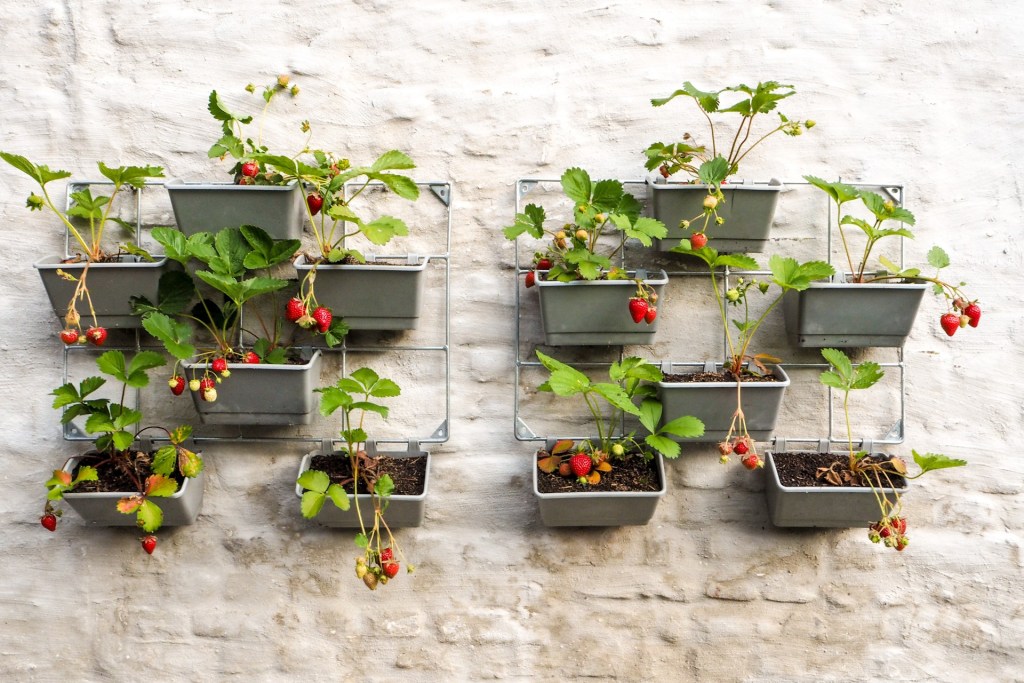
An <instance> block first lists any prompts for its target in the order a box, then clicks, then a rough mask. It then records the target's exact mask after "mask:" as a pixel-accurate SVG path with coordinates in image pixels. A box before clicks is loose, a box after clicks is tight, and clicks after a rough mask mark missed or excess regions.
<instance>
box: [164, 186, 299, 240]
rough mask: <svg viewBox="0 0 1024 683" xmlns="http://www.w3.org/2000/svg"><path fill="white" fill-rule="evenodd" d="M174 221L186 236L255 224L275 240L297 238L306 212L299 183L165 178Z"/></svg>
mask: <svg viewBox="0 0 1024 683" xmlns="http://www.w3.org/2000/svg"><path fill="white" fill-rule="evenodd" d="M164 187H166V188H167V194H168V196H169V197H170V199H171V208H172V209H173V210H174V220H175V222H176V223H177V224H178V229H179V230H181V231H182V232H183V233H185V234H186V235H193V234H195V233H197V232H211V233H215V232H217V231H218V230H220V229H221V228H237V227H239V226H242V225H255V226H258V227H260V228H263V229H264V230H266V232H267V234H269V235H270V236H271V237H273V238H274V239H299V238H301V237H302V228H303V226H304V225H305V220H306V211H305V207H304V206H303V203H302V192H301V191H300V190H299V185H298V183H295V182H293V183H290V184H288V185H284V186H279V185H235V184H234V183H192V182H185V181H183V180H180V179H177V180H168V181H167V182H166V183H165V184H164Z"/></svg>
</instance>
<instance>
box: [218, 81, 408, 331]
mask: <svg viewBox="0 0 1024 683" xmlns="http://www.w3.org/2000/svg"><path fill="white" fill-rule="evenodd" d="M288 83H289V81H288V78H287V77H286V76H281V77H279V78H278V80H277V82H276V83H273V84H271V85H269V86H266V87H264V88H263V89H262V96H263V99H264V101H265V104H264V110H263V114H264V115H265V113H266V110H267V108H268V107H269V105H270V102H271V101H272V99H273V98H274V96H275V95H277V94H278V93H281V92H285V91H287V92H290V93H291V94H292V95H293V96H294V95H296V94H298V88H297V87H296V86H291V87H289V86H288ZM246 90H248V91H249V92H250V93H252V92H255V90H256V89H255V87H254V86H253V85H251V84H250V85H249V86H247V88H246ZM209 110H210V113H211V114H212V115H213V117H214V118H215V119H217V120H218V121H220V122H221V127H222V133H223V137H222V138H221V139H220V140H218V141H217V143H216V144H214V146H213V147H212V148H211V149H210V156H211V157H213V156H221V157H223V156H225V155H227V154H231V156H233V157H234V158H235V159H237V160H238V163H237V164H236V165H235V166H234V167H233V168H232V173H233V174H234V175H235V178H236V180H237V182H239V183H242V184H247V185H249V184H257V185H263V184H267V185H285V184H288V183H292V182H297V183H298V185H299V188H300V189H301V191H302V193H303V200H304V205H305V209H306V218H307V219H308V224H309V227H310V232H311V234H312V235H313V240H314V244H313V249H312V250H311V251H310V252H309V253H308V254H307V260H308V261H309V263H310V265H311V269H310V270H309V272H308V273H307V274H306V276H305V277H303V279H302V281H301V282H300V286H299V293H298V295H297V297H296V299H297V300H298V301H300V302H301V304H302V305H303V307H304V310H305V311H307V312H309V313H312V312H313V311H316V310H318V309H322V310H323V311H325V312H329V311H328V309H326V308H325V307H323V306H320V305H319V304H318V302H317V299H316V266H317V265H319V264H336V263H365V262H366V257H365V256H364V255H363V254H362V253H361V252H360V251H359V250H358V249H357V248H354V247H353V246H352V244H351V242H352V241H353V240H355V239H356V238H361V239H363V240H365V241H366V242H368V243H370V244H372V245H375V246H384V245H386V244H388V243H389V242H390V241H391V240H392V239H393V238H395V237H401V236H405V235H408V234H409V228H408V226H407V225H406V224H405V222H404V221H403V220H401V219H400V218H396V217H394V216H387V215H384V216H378V217H376V218H369V217H367V216H365V215H359V214H357V213H356V210H355V209H354V208H353V206H352V203H353V201H355V200H356V199H357V198H358V197H359V196H360V195H362V194H363V193H364V192H365V191H366V189H367V188H368V187H369V186H370V184H371V183H375V182H376V183H382V184H383V185H384V186H385V187H386V188H387V189H388V190H390V191H391V192H394V193H395V194H396V195H398V196H399V197H401V198H403V199H407V200H409V201H415V200H416V199H417V198H419V187H418V186H417V185H416V183H415V181H413V180H412V179H411V178H410V177H408V176H407V175H405V174H403V173H401V171H408V170H411V169H413V168H415V164H414V163H413V161H412V159H410V158H409V156H408V155H406V154H404V153H402V152H399V151H398V150H390V151H387V152H385V153H384V154H382V155H380V156H379V157H378V158H377V159H376V160H375V161H374V162H373V163H372V164H370V165H368V166H353V165H352V163H351V162H350V161H349V160H348V159H347V158H344V157H343V156H342V155H339V154H336V153H334V152H330V151H326V150H322V149H316V148H314V147H312V146H311V144H310V143H311V140H312V135H313V133H312V127H311V126H310V124H309V121H302V123H301V124H300V126H299V127H300V130H301V132H302V133H303V134H304V135H305V140H304V142H303V144H302V146H301V148H299V149H298V151H297V152H295V153H293V154H281V153H279V152H275V151H272V150H270V149H269V148H268V147H267V146H266V145H264V144H263V142H262V123H261V124H260V127H259V129H260V132H259V134H257V137H256V139H255V140H253V139H252V137H247V136H246V134H245V130H246V126H248V125H251V124H252V122H253V117H252V116H239V115H236V114H233V113H231V112H230V111H228V109H227V108H226V106H225V105H224V103H223V102H222V101H221V100H220V98H219V97H218V96H217V93H216V91H214V92H212V93H210V103H209ZM261 121H262V116H261ZM346 184H348V185H349V189H346ZM353 185H354V187H355V189H354V190H352V189H351V187H352V186H353ZM356 246H358V244H357V245H356ZM321 315H324V314H321ZM320 326H321V327H325V326H326V325H324V324H320Z"/></svg>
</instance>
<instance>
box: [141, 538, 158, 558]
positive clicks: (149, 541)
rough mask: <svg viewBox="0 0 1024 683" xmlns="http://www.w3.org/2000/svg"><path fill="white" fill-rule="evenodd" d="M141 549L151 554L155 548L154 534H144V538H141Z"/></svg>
mask: <svg viewBox="0 0 1024 683" xmlns="http://www.w3.org/2000/svg"><path fill="white" fill-rule="evenodd" d="M142 549H143V550H145V551H146V552H147V553H149V554H150V555H152V554H153V551H154V550H156V536H154V535H152V534H150V535H149V536H146V537H145V538H143V539H142Z"/></svg>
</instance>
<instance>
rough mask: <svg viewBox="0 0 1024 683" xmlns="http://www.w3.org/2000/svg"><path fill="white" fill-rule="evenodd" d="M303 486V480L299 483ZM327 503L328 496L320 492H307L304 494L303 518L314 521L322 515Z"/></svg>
mask: <svg viewBox="0 0 1024 683" xmlns="http://www.w3.org/2000/svg"><path fill="white" fill-rule="evenodd" d="M299 483H300V484H302V482H301V480H300V481H299ZM326 502H327V496H326V495H325V494H323V493H320V492H318V491H306V492H304V493H303V494H302V504H301V508H302V516H303V517H305V518H306V519H313V518H314V517H316V516H317V515H319V514H320V510H322V509H323V507H324V503H326Z"/></svg>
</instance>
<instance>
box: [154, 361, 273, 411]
mask: <svg viewBox="0 0 1024 683" xmlns="http://www.w3.org/2000/svg"><path fill="white" fill-rule="evenodd" d="M250 357H252V358H253V359H255V360H252V361H250ZM245 362H246V363H250V362H254V363H259V362H260V357H259V356H257V355H256V354H255V353H253V352H252V351H250V352H249V353H248V354H246V356H245ZM230 376H231V371H230V370H229V369H228V362H227V360H226V359H224V358H214V359H213V360H212V361H211V362H210V369H209V371H207V372H206V373H205V375H204V376H203V378H202V379H197V378H195V377H193V378H192V379H191V380H190V381H189V382H188V383H187V384H186V382H185V378H184V377H182V376H181V375H179V374H177V373H175V374H174V375H172V376H171V378H170V379H169V380H167V386H169V387H170V389H171V393H172V394H174V395H175V396H181V395H182V394H183V393H184V392H185V387H186V386H188V388H189V391H195V392H198V393H199V398H200V399H201V400H203V401H206V402H208V403H213V402H214V401H216V400H217V384H218V383H219V382H220V381H221V380H222V379H223V378H225V377H230Z"/></svg>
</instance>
